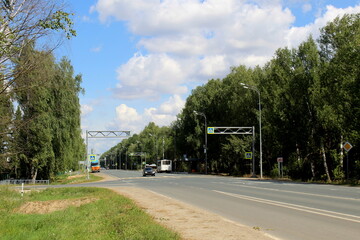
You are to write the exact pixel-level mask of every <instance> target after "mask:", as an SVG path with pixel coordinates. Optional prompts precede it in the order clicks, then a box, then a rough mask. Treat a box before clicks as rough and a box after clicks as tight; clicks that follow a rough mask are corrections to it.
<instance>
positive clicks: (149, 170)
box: [143, 167, 155, 177]
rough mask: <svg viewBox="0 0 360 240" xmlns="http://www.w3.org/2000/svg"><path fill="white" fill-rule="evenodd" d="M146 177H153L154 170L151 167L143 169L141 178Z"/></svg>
mask: <svg viewBox="0 0 360 240" xmlns="http://www.w3.org/2000/svg"><path fill="white" fill-rule="evenodd" d="M146 175H151V176H155V169H153V168H152V167H145V168H144V170H143V176H144V177H145V176H146Z"/></svg>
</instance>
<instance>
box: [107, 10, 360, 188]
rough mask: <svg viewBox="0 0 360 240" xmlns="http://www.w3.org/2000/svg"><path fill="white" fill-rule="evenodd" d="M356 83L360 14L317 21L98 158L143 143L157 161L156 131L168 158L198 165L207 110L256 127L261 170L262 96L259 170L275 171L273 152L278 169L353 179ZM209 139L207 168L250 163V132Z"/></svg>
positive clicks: (359, 82)
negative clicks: (289, 43) (287, 44)
mask: <svg viewBox="0 0 360 240" xmlns="http://www.w3.org/2000/svg"><path fill="white" fill-rule="evenodd" d="M244 85H245V86H248V87H247V88H246V87H244ZM359 87H360V14H347V15H344V16H343V17H337V18H336V19H334V20H333V21H332V22H329V23H328V24H327V25H326V26H325V27H323V28H322V29H321V30H320V36H319V38H318V39H316V40H315V39H313V37H311V36H309V37H308V39H307V40H306V41H304V42H302V43H301V44H300V45H299V46H298V47H297V48H293V49H289V48H280V49H278V50H277V51H276V52H275V54H274V57H273V58H272V59H271V60H270V61H269V62H267V63H266V64H265V65H264V66H263V67H260V66H257V67H254V68H249V67H246V66H237V67H232V68H231V72H230V73H229V74H228V75H227V76H226V77H225V78H223V79H211V80H209V81H208V82H207V83H206V84H204V85H202V86H199V87H197V88H195V89H194V90H192V92H191V94H190V96H189V97H188V98H187V100H186V104H185V107H184V109H183V110H182V112H181V113H180V114H179V115H178V116H177V120H176V121H174V122H173V123H172V124H171V126H168V127H163V128H161V129H162V130H161V131H154V129H158V130H159V129H160V128H159V127H157V126H156V125H154V124H153V123H151V124H149V125H148V126H147V127H145V129H144V130H143V131H142V132H141V133H139V134H135V135H134V136H133V137H131V138H129V139H126V140H124V141H122V142H121V143H119V144H118V145H117V146H114V147H113V148H111V149H110V150H108V151H107V152H106V153H104V154H103V157H106V156H107V157H108V159H113V161H118V160H119V158H120V157H122V159H125V157H126V155H123V154H126V153H129V152H132V151H134V148H136V147H137V148H138V149H139V148H140V145H141V146H142V152H146V157H147V158H148V159H152V160H155V159H156V157H159V156H158V154H154V152H155V151H156V150H155V149H156V147H159V146H162V145H161V142H159V141H160V138H159V136H161V137H164V148H165V150H164V152H165V156H166V158H170V159H176V160H177V162H178V164H177V166H178V167H179V168H184V166H185V168H186V169H187V170H191V169H190V168H194V167H197V170H198V171H202V172H204V168H205V165H204V150H203V147H204V131H205V126H204V125H205V118H204V116H206V121H207V126H218V127H221V126H227V127H245V126H246V127H251V126H255V131H256V144H255V148H256V151H255V157H256V164H255V167H256V168H255V169H256V173H257V174H259V165H260V162H259V155H260V153H259V147H260V146H259V141H260V139H259V127H258V126H259V120H260V115H259V114H260V111H259V100H260V102H261V106H260V107H261V123H262V127H261V130H262V153H263V156H262V158H263V159H262V167H263V171H264V175H265V176H273V177H275V176H277V174H278V164H277V158H278V157H282V158H283V159H284V163H283V164H284V174H285V175H287V176H289V177H291V178H293V179H301V180H323V181H328V182H330V181H333V180H337V181H342V180H345V179H347V178H350V179H357V180H358V179H360V150H359V144H360V108H359V106H360V91H359V89H360V88H359ZM259 97H260V99H259ZM194 111H196V112H198V113H201V114H202V115H198V114H195V113H194ZM152 132H155V134H151V135H150V134H149V133H152ZM154 136H156V137H154ZM207 138H208V144H207V154H208V172H214V173H229V174H232V175H241V176H244V175H247V174H250V173H251V162H250V161H249V160H247V159H245V157H244V155H245V152H249V151H251V145H252V139H251V136H245V135H244V136H240V135H213V134H209V135H208V137H207ZM345 142H349V143H350V144H351V145H352V146H353V148H352V149H351V150H350V151H349V152H347V151H345V150H344V148H343V144H344V143H345ZM136 143H137V144H136ZM111 156H112V157H111ZM135 161H136V160H135ZM194 162H195V163H196V164H194ZM123 164H124V162H123ZM195 165H196V166H195ZM123 167H124V165H123Z"/></svg>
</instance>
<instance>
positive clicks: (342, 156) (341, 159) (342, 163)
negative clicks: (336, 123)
mask: <svg viewBox="0 0 360 240" xmlns="http://www.w3.org/2000/svg"><path fill="white" fill-rule="evenodd" d="M343 141H344V139H343V135H341V138H340V166H341V169H344V146H343Z"/></svg>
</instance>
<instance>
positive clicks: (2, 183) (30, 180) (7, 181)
mask: <svg viewBox="0 0 360 240" xmlns="http://www.w3.org/2000/svg"><path fill="white" fill-rule="evenodd" d="M22 183H24V184H47V185H49V184H50V180H35V181H34V180H32V179H8V180H2V181H0V185H5V184H22Z"/></svg>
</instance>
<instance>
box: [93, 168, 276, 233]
mask: <svg viewBox="0 0 360 240" xmlns="http://www.w3.org/2000/svg"><path fill="white" fill-rule="evenodd" d="M99 175H100V176H101V177H104V180H102V181H109V180H116V179H117V178H113V177H110V176H108V175H106V174H102V173H100V174H99ZM109 189H111V190H113V191H115V192H117V193H119V194H121V195H124V196H126V197H128V198H131V199H133V200H134V201H135V202H136V204H137V205H138V206H140V207H141V208H142V209H144V210H145V211H146V212H147V213H148V214H150V215H151V216H153V218H154V219H155V220H156V221H157V222H159V223H160V224H162V225H164V226H166V227H167V228H169V229H172V230H174V231H176V232H178V233H179V234H180V235H181V237H182V238H183V239H186V240H208V239H209V240H220V239H224V240H242V239H244V240H245V239H246V240H247V239H256V240H270V239H276V238H273V237H271V236H270V235H268V234H266V233H264V232H261V231H259V230H256V229H253V228H250V227H247V226H244V225H240V224H238V223H236V222H233V221H230V220H227V219H225V218H222V217H220V216H219V215H216V214H213V213H211V212H208V211H205V210H203V209H200V208H197V207H194V206H192V205H189V204H186V203H183V202H180V201H177V200H175V199H172V198H169V197H167V196H164V195H161V194H158V193H155V192H152V191H148V190H145V189H140V188H133V187H111V188H109Z"/></svg>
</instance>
